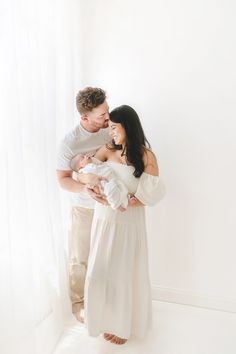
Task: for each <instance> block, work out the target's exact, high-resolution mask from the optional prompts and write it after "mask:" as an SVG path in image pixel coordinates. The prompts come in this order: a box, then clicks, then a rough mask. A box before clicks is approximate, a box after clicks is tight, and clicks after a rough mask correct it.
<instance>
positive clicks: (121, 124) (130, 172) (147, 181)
mask: <svg viewBox="0 0 236 354" xmlns="http://www.w3.org/2000/svg"><path fill="white" fill-rule="evenodd" d="M109 124H110V132H111V136H112V139H113V140H112V143H111V144H110V145H106V146H103V147H102V148H101V149H100V150H98V152H97V153H96V155H95V157H96V158H97V159H99V160H101V161H106V163H107V164H108V165H110V166H111V167H112V168H113V169H114V170H115V172H116V174H117V177H118V178H120V179H121V180H122V181H123V183H124V184H125V185H126V187H127V189H128V191H129V194H130V195H131V197H130V201H129V206H128V208H127V210H126V211H124V212H121V211H119V210H114V209H112V208H111V207H110V206H109V205H103V204H101V203H96V207H95V213H94V219H93V224H92V235H91V249H90V256H89V263H88V270H87V277H86V282H85V323H86V326H87V328H88V332H89V334H90V335H91V336H98V335H99V334H100V333H104V338H105V339H107V340H109V341H111V342H112V343H115V344H124V343H125V342H126V341H127V339H128V338H129V337H130V336H131V335H134V336H137V337H143V336H144V335H145V333H146V332H147V329H148V328H149V326H150V323H151V291H150V281H149V275H148V259H147V241H146V226H145V213H144V205H153V204H154V203H155V201H156V195H157V184H158V180H159V177H158V174H159V172H158V166H157V162H156V158H155V155H154V154H153V152H151V150H150V149H149V148H148V147H147V145H148V146H149V144H148V142H147V140H146V138H145V135H144V132H143V129H142V126H141V123H140V120H139V117H138V115H137V113H136V112H135V110H134V109H133V108H131V107H130V106H127V105H123V106H120V107H118V108H116V109H114V110H113V111H112V112H111V113H110V123H109Z"/></svg>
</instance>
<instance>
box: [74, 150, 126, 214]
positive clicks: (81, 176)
mask: <svg viewBox="0 0 236 354" xmlns="http://www.w3.org/2000/svg"><path fill="white" fill-rule="evenodd" d="M71 168H72V170H73V171H75V172H77V173H73V178H74V179H75V180H77V181H79V182H81V183H83V184H89V185H90V186H91V187H92V188H93V190H94V191H95V192H96V193H98V194H103V195H104V196H105V197H106V198H107V201H108V203H109V204H110V206H111V207H112V208H113V209H119V210H121V211H123V210H125V209H126V208H127V206H128V190H127V188H126V186H125V185H124V183H123V182H122V181H120V180H119V179H117V178H116V175H115V172H114V171H113V169H112V168H111V167H110V166H109V165H108V164H107V163H106V162H102V161H99V160H98V159H96V158H94V157H91V156H87V155H81V154H79V155H76V156H75V157H73V159H72V160H71Z"/></svg>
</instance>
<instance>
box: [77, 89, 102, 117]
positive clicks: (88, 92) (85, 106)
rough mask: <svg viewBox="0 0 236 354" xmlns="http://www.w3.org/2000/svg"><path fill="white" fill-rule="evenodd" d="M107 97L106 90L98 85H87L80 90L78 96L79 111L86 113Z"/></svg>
mask: <svg viewBox="0 0 236 354" xmlns="http://www.w3.org/2000/svg"><path fill="white" fill-rule="evenodd" d="M105 99H106V92H105V91H104V90H102V89H101V88H98V87H86V88H85V89H83V90H81V91H79V93H78V94H77V96H76V107H77V109H78V111H79V113H80V114H81V115H82V114H85V113H87V112H91V111H92V110H93V108H96V107H97V106H99V105H100V104H102V103H103V102H104V101H105Z"/></svg>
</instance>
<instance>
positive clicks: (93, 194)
mask: <svg viewBox="0 0 236 354" xmlns="http://www.w3.org/2000/svg"><path fill="white" fill-rule="evenodd" d="M85 191H86V192H87V193H88V194H89V195H90V197H92V198H93V199H95V200H96V201H97V202H99V203H102V204H104V205H108V202H107V199H106V197H105V196H104V195H102V194H100V193H96V191H94V189H93V186H91V185H89V184H87V185H86V186H85Z"/></svg>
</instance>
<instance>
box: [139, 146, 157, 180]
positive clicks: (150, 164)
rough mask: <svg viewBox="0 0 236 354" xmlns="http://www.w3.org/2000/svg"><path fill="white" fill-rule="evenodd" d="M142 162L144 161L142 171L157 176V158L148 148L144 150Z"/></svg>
mask: <svg viewBox="0 0 236 354" xmlns="http://www.w3.org/2000/svg"><path fill="white" fill-rule="evenodd" d="M143 162H144V172H146V173H148V174H150V175H153V176H159V168H158V164H157V159H156V156H155V154H154V153H153V152H152V151H151V150H148V149H146V150H145V152H144V156H143Z"/></svg>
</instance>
